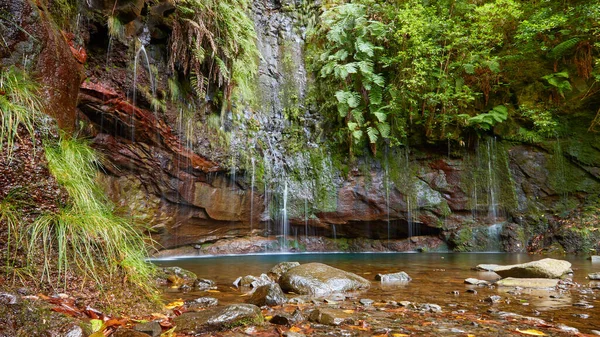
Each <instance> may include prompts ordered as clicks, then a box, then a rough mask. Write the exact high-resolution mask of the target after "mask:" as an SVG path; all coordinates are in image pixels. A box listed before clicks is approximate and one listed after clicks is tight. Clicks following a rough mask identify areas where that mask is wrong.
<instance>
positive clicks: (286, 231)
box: [281, 182, 290, 251]
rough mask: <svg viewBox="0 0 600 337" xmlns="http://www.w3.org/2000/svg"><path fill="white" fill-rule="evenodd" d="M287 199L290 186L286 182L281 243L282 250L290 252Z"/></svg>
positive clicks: (282, 210)
mask: <svg viewBox="0 0 600 337" xmlns="http://www.w3.org/2000/svg"><path fill="white" fill-rule="evenodd" d="M287 198H288V184H287V182H285V185H284V188H283V208H282V209H281V232H282V233H283V240H282V243H281V250H282V251H286V250H288V244H287V237H288V235H289V231H290V223H289V221H288V216H287Z"/></svg>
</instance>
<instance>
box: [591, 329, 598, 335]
mask: <svg viewBox="0 0 600 337" xmlns="http://www.w3.org/2000/svg"><path fill="white" fill-rule="evenodd" d="M590 332H591V333H592V334H593V335H596V336H600V331H598V330H590Z"/></svg>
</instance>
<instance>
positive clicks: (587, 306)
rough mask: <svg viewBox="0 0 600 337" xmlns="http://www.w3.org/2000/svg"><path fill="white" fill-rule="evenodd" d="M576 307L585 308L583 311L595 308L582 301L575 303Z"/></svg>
mask: <svg viewBox="0 0 600 337" xmlns="http://www.w3.org/2000/svg"><path fill="white" fill-rule="evenodd" d="M573 306H574V307H578V308H583V309H591V308H593V307H594V306H593V305H591V304H589V303H588V302H585V301H581V302H577V303H573Z"/></svg>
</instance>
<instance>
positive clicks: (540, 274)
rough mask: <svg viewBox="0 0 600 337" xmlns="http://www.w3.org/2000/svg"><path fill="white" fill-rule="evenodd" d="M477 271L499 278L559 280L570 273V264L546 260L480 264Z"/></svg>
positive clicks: (562, 261)
mask: <svg viewBox="0 0 600 337" xmlns="http://www.w3.org/2000/svg"><path fill="white" fill-rule="evenodd" d="M477 269H479V270H489V271H493V272H495V273H496V274H498V275H500V276H501V277H516V278H560V277H562V276H563V275H565V274H567V273H570V272H571V262H569V261H564V260H556V259H549V258H547V259H542V260H538V261H532V262H527V263H521V264H514V265H507V266H500V265H490V264H488V265H481V264H480V265H478V266H477Z"/></svg>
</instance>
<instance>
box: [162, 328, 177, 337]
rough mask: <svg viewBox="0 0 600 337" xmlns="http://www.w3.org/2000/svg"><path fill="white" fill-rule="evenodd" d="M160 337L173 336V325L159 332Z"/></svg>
mask: <svg viewBox="0 0 600 337" xmlns="http://www.w3.org/2000/svg"><path fill="white" fill-rule="evenodd" d="M160 337H175V327H172V328H171V329H169V330H167V331H165V332H163V333H161V334H160Z"/></svg>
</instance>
